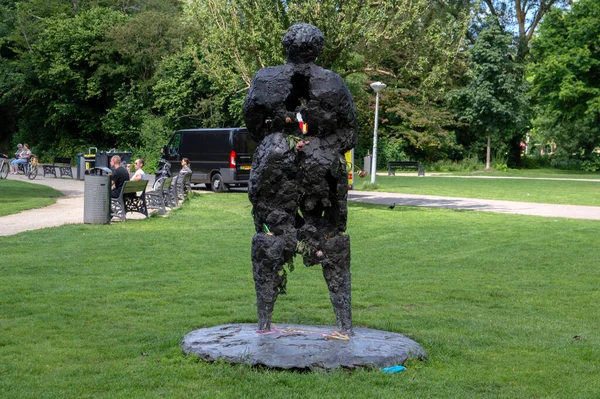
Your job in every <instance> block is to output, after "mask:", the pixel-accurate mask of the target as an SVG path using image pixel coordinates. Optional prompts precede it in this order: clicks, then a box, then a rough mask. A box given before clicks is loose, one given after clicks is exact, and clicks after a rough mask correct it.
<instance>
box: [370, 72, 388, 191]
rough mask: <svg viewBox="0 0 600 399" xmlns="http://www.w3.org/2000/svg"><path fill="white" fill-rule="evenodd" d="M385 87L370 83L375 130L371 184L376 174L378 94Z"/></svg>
mask: <svg viewBox="0 0 600 399" xmlns="http://www.w3.org/2000/svg"><path fill="white" fill-rule="evenodd" d="M386 87H387V85H386V84H385V83H381V82H374V83H371V88H372V89H373V90H374V91H375V130H374V131H373V161H372V163H371V184H375V175H376V174H377V119H379V92H380V91H381V90H383V89H385V88H386Z"/></svg>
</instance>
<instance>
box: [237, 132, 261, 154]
mask: <svg viewBox="0 0 600 399" xmlns="http://www.w3.org/2000/svg"><path fill="white" fill-rule="evenodd" d="M233 149H234V150H236V151H237V152H240V153H246V154H254V150H255V149H256V143H254V140H252V139H251V138H250V133H248V131H247V130H242V131H238V132H235V134H234V135H233Z"/></svg>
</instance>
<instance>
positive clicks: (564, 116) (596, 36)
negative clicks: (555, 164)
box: [529, 0, 600, 158]
mask: <svg viewBox="0 0 600 399" xmlns="http://www.w3.org/2000/svg"><path fill="white" fill-rule="evenodd" d="M532 55H533V58H534V60H535V62H534V63H533V64H532V65H531V67H530V69H529V74H530V79H531V81H532V88H533V91H532V93H533V95H534V97H535V98H536V106H535V112H536V118H535V119H534V127H535V129H536V130H537V131H538V132H539V133H540V134H541V135H542V137H544V138H546V140H551V139H552V140H554V141H555V143H556V144H557V146H558V150H559V151H560V152H562V153H563V154H564V155H566V156H573V155H575V156H580V155H581V156H583V157H584V158H589V157H590V156H591V154H592V152H593V150H594V149H595V148H596V147H597V146H599V145H600V7H598V2H597V1H594V0H581V1H578V2H575V3H574V4H573V8H572V10H571V11H563V10H554V11H553V12H551V13H549V14H548V15H547V16H546V19H545V20H544V21H543V23H542V24H541V26H540V32H539V37H537V38H536V39H535V40H534V41H533V47H532Z"/></svg>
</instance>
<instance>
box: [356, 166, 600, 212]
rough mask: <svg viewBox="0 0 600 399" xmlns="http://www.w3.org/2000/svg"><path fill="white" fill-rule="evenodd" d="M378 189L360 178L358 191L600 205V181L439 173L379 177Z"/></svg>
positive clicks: (357, 186)
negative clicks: (505, 177)
mask: <svg viewBox="0 0 600 399" xmlns="http://www.w3.org/2000/svg"><path fill="white" fill-rule="evenodd" d="M376 184H377V186H376V188H375V189H374V188H373V185H371V184H370V181H366V180H365V181H361V180H358V181H357V184H355V188H356V189H357V190H367V191H373V190H375V191H382V192H391V193H402V194H422V195H440V196H447V197H465V198H481V199H495V200H508V201H523V202H538V203H548V204H563V205H590V206H600V180H598V181H571V180H531V179H467V178H461V177H436V176H425V177H424V178H423V177H417V176H416V173H415V176H405V175H402V176H377V181H376Z"/></svg>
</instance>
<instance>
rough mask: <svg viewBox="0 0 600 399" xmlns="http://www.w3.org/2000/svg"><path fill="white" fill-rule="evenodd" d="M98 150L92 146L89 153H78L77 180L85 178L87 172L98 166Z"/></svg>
mask: <svg viewBox="0 0 600 399" xmlns="http://www.w3.org/2000/svg"><path fill="white" fill-rule="evenodd" d="M92 150H94V152H92ZM97 152H98V149H97V148H96V147H90V148H88V153H87V154H77V180H83V177H84V176H85V172H86V171H87V170H90V169H91V168H93V167H95V166H96V153H97Z"/></svg>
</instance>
